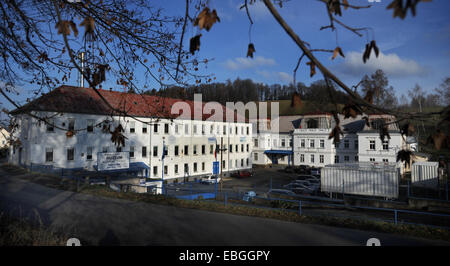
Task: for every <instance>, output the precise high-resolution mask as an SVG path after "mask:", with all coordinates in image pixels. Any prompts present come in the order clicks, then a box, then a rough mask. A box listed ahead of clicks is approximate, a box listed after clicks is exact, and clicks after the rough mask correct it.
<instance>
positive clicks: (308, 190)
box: [293, 184, 319, 195]
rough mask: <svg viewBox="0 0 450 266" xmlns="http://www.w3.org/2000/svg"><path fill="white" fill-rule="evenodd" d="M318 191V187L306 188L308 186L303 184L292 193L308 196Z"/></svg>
mask: <svg viewBox="0 0 450 266" xmlns="http://www.w3.org/2000/svg"><path fill="white" fill-rule="evenodd" d="M318 190H319V188H318V187H315V186H308V185H304V184H299V186H298V187H296V188H295V189H293V191H295V192H301V193H300V194H309V195H311V194H315V193H317V192H318ZM297 194H299V193H297Z"/></svg>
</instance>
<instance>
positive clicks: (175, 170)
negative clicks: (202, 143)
mask: <svg viewBox="0 0 450 266" xmlns="http://www.w3.org/2000/svg"><path fill="white" fill-rule="evenodd" d="M199 165H200V166H201V169H199V167H198V166H199ZM247 166H249V160H248V158H247V159H245V160H244V159H241V160H240V161H239V160H237V159H236V160H234V168H239V167H247ZM171 167H172V166H171V165H164V175H167V174H168V173H169V169H170V168H171ZM205 167H206V163H205V162H202V163H200V164H199V163H192V173H194V174H195V173H199V172H211V171H212V169H213V168H212V167H213V165H212V164H210V166H209V170H206V168H205ZM226 168H227V167H226V163H225V160H223V161H222V169H226ZM229 168H230V169H231V168H233V160H230V161H229ZM158 169H159V167H158V166H153V176H158V175H159V171H158ZM173 173H174V174H175V175H178V174H180V168H179V165H178V164H174V165H173ZM183 173H184V174H192V173H190V171H189V164H188V163H185V164H184V171H183Z"/></svg>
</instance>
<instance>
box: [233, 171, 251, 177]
mask: <svg viewBox="0 0 450 266" xmlns="http://www.w3.org/2000/svg"><path fill="white" fill-rule="evenodd" d="M252 175H253V172H250V171H237V172H234V173H232V174H231V176H232V177H249V176H252Z"/></svg>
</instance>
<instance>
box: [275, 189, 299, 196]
mask: <svg viewBox="0 0 450 266" xmlns="http://www.w3.org/2000/svg"><path fill="white" fill-rule="evenodd" d="M269 193H275V194H282V195H288V196H295V193H294V192H293V191H292V190H287V189H270V190H269Z"/></svg>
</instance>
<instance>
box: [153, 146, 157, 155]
mask: <svg viewBox="0 0 450 266" xmlns="http://www.w3.org/2000/svg"><path fill="white" fill-rule="evenodd" d="M157 156H158V146H153V157H157Z"/></svg>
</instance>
